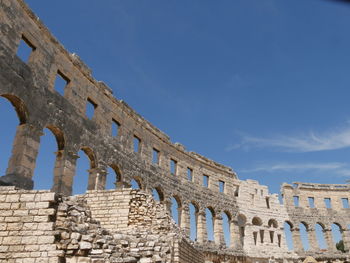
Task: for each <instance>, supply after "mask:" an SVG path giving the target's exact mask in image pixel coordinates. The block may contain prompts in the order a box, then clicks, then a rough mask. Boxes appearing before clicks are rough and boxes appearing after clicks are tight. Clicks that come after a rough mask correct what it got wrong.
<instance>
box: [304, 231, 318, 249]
mask: <svg viewBox="0 0 350 263" xmlns="http://www.w3.org/2000/svg"><path fill="white" fill-rule="evenodd" d="M307 236H308V239H309V246H310V248H309V249H310V251H312V252H316V251H318V250H319V246H318V242H317V237H316V231H315V229H314V228H309V229H308V230H307Z"/></svg>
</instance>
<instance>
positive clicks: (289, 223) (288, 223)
mask: <svg viewBox="0 0 350 263" xmlns="http://www.w3.org/2000/svg"><path fill="white" fill-rule="evenodd" d="M284 223H285V224H287V225H288V226H289V227H290V229H291V230H294V224H293V223H292V222H291V221H289V220H286V221H284Z"/></svg>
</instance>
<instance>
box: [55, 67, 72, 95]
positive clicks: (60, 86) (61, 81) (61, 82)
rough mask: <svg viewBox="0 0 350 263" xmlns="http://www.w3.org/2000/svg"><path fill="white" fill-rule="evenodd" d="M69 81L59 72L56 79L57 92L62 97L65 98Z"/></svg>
mask: <svg viewBox="0 0 350 263" xmlns="http://www.w3.org/2000/svg"><path fill="white" fill-rule="evenodd" d="M69 81H70V80H69V79H68V78H67V77H66V76H65V75H64V74H63V73H62V72H61V71H59V70H58V71H57V75H56V79H55V90H56V91H57V92H58V93H59V94H61V96H64V90H65V89H66V87H67V85H68V84H69Z"/></svg>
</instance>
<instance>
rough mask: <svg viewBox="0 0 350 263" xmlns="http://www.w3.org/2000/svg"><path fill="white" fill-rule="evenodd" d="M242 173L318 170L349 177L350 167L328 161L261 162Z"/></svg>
mask: <svg viewBox="0 0 350 263" xmlns="http://www.w3.org/2000/svg"><path fill="white" fill-rule="evenodd" d="M240 172H242V173H255V172H265V173H274V172H298V173H300V172H318V173H323V172H327V174H329V173H331V174H332V175H336V176H342V177H349V176H350V167H349V165H347V164H346V163H338V162H329V163H312V162H310V163H308V162H305V163H275V164H263V165H256V166H254V167H252V168H250V169H243V170H241V171H240Z"/></svg>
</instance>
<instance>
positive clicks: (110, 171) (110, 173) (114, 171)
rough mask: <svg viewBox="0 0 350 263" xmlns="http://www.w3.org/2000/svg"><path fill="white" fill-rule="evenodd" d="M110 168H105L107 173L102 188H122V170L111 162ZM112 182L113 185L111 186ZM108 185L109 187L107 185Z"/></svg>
mask: <svg viewBox="0 0 350 263" xmlns="http://www.w3.org/2000/svg"><path fill="white" fill-rule="evenodd" d="M109 167H110V168H107V174H106V178H105V182H103V183H102V184H103V185H104V187H103V188H104V189H108V188H109V189H113V188H117V189H118V188H123V187H124V178H123V176H122V171H121V169H120V167H119V166H118V165H117V164H116V163H112V164H110V165H109ZM112 184H114V187H113V188H112V187H111V186H112ZM108 186H109V187H108Z"/></svg>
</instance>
